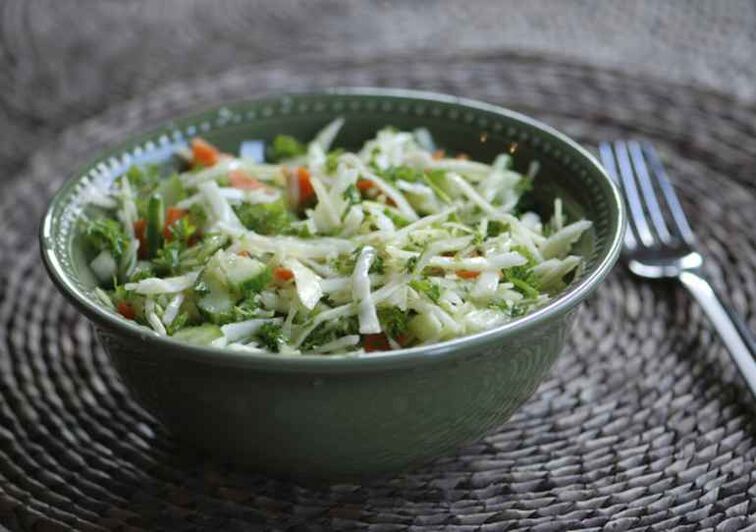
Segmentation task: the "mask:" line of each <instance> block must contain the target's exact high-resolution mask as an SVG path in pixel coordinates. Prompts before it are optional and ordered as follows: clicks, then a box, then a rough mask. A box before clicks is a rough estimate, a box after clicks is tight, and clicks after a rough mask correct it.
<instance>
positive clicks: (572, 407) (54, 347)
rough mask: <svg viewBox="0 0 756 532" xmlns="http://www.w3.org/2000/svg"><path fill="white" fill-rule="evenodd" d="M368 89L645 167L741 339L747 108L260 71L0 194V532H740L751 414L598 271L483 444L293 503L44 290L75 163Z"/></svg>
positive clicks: (755, 116) (700, 95)
mask: <svg viewBox="0 0 756 532" xmlns="http://www.w3.org/2000/svg"><path fill="white" fill-rule="evenodd" d="M333 85H353V86H354V85H363V86H366V85H376V86H399V87H413V88H421V89H430V90H440V91H444V92H449V93H453V94H459V95H464V96H468V97H475V98H481V99H485V100H487V101H491V102H495V103H500V104H503V105H507V106H509V107H513V108H515V109H518V110H521V111H525V112H527V113H530V114H532V115H534V116H536V117H538V118H541V119H543V120H546V121H547V122H549V123H552V124H554V125H556V126H558V127H559V128H561V129H563V130H564V131H566V132H567V133H569V134H571V135H573V136H574V137H576V138H577V139H579V140H580V141H582V142H584V143H585V144H587V145H589V146H595V144H596V143H597V141H598V140H599V139H602V138H613V137H617V136H625V135H630V134H633V135H635V134H642V135H644V136H646V137H648V138H650V139H651V140H653V141H654V142H655V143H656V144H657V146H658V147H659V149H660V150H661V152H662V155H663V157H664V159H665V162H667V164H668V166H669V171H670V173H671V174H672V177H673V179H674V180H675V182H676V184H677V185H678V188H679V192H680V195H681V196H682V201H683V203H684V206H685V207H686V209H687V210H688V211H689V213H690V214H691V218H692V223H693V225H694V227H695V229H696V232H697V233H698V235H699V236H700V238H701V241H702V245H703V247H704V248H705V250H706V252H707V253H708V254H709V255H710V256H711V257H712V258H713V259H715V261H714V262H712V264H711V268H710V273H711V275H712V277H713V279H714V282H715V284H716V286H717V287H718V288H719V289H720V290H721V291H722V293H723V294H724V295H725V297H726V298H727V299H728V300H729V301H731V302H732V304H733V305H734V306H735V307H736V309H737V310H738V311H740V312H741V313H743V314H744V315H746V316H747V317H748V318H749V320H750V324H751V326H752V327H753V328H756V308H754V301H756V268H755V266H756V231H754V230H753V228H754V227H756V212H755V211H756V209H754V207H756V183H755V182H754V178H753V173H752V170H751V167H752V163H753V161H754V159H755V158H756V141H754V138H755V137H756V131H755V128H756V109H753V108H751V107H748V106H745V105H743V104H741V103H738V102H737V101H734V100H731V99H729V98H727V97H725V96H722V95H717V94H713V93H707V92H705V91H700V90H696V89H693V88H687V87H684V86H678V85H673V84H668V83H661V82H658V81H653V80H649V79H639V78H637V77H634V76H631V75H627V74H624V73H621V72H615V71H610V70H601V69H596V68H591V67H587V66H581V65H577V64H565V63H558V62H554V61H550V60H548V59H544V58H538V57H526V56H518V55H500V56H496V57H487V56H479V57H469V56H467V57H464V58H455V57H447V58H436V59H425V60H423V61H420V60H414V59H412V58H398V59H395V60H389V61H381V62H367V63H365V62H327V63H313V62H307V63H302V64H294V63H286V64H283V63H270V64H268V65H265V66H263V67H260V66H257V67H255V68H254V69H253V70H239V71H232V72H229V73H227V74H224V75H222V76H219V77H215V78H212V79H204V80H202V81H199V82H193V83H187V84H184V85H178V84H177V85H172V86H169V87H166V88H164V89H163V90H160V91H157V92H155V93H153V94H151V95H149V96H147V97H144V98H141V99H138V100H136V101H133V102H131V103H129V104H127V105H124V106H121V107H119V108H116V109H113V110H111V111H110V112H108V113H107V114H105V115H103V116H101V117H99V118H97V119H95V120H92V121H89V122H87V123H85V124H82V125H79V126H76V127H74V128H72V129H69V130H67V131H66V132H65V134H63V135H62V136H61V137H60V138H59V139H58V140H57V141H56V142H55V143H54V144H53V145H51V146H48V147H46V148H44V149H41V150H39V151H38V153H37V154H36V155H35V156H34V157H33V159H32V162H31V164H30V166H29V168H28V170H27V171H26V172H24V173H23V174H22V175H19V176H17V177H16V178H15V179H13V180H11V181H10V184H8V185H5V186H3V188H2V189H0V192H2V195H1V196H2V197H0V212H2V214H3V216H2V222H1V223H2V227H3V229H2V231H0V244H1V245H2V248H1V249H2V250H3V251H2V254H1V255H0V523H1V524H3V525H5V526H7V527H10V528H11V529H35V530H36V529H40V530H56V529H62V530H68V529H72V528H73V529H81V530H97V529H113V528H120V529H165V530H193V529H215V528H223V529H225V530H246V529H293V530H297V529H314V530H318V529H322V530H330V529H367V530H404V529H411V530H420V529H422V530H441V529H453V530H510V529H511V530H565V529H575V528H587V529H595V530H601V529H606V530H629V529H633V530H648V529H652V530H654V529H655V530H667V529H679V530H703V529H711V530H714V529H716V530H752V531H756V515H755V514H756V504H755V503H754V502H753V500H754V498H756V467H755V465H754V460H756V440H755V436H756V431H755V426H754V422H753V420H754V414H755V413H756V408H754V401H753V399H752V398H750V397H749V395H748V392H747V389H746V388H745V386H744V385H743V384H742V383H741V382H740V381H739V380H738V377H737V374H736V372H735V370H734V367H733V365H732V364H731V363H730V361H729V359H728V356H727V354H726V352H725V351H724V350H723V348H722V346H721V344H720V342H719V341H718V339H717V337H716V335H714V334H713V332H712V330H711V328H710V327H709V325H708V323H707V322H706V320H705V318H704V317H703V315H702V313H701V311H700V309H699V308H697V307H696V306H695V305H692V304H691V303H690V301H689V300H688V298H687V297H686V296H685V294H684V293H682V292H681V291H680V290H677V289H675V287H673V286H669V285H666V284H649V283H643V282H639V281H636V280H635V279H633V278H631V277H630V276H629V275H628V274H627V273H626V272H625V271H624V269H623V268H617V269H616V270H615V272H613V274H612V275H611V276H610V277H609V278H608V280H607V281H606V283H605V284H604V285H602V287H601V288H600V289H599V291H598V292H597V294H596V295H595V296H594V297H593V298H592V299H591V301H590V302H589V304H588V305H587V306H586V307H585V308H584V309H583V311H582V313H581V314H580V316H579V319H578V323H577V325H576V327H575V331H574V334H573V335H572V337H571V339H570V341H569V345H568V347H567V349H566V352H565V353H564V355H563V356H562V357H561V358H560V359H559V360H558V362H557V364H556V367H555V368H554V370H553V371H552V373H551V377H550V378H549V379H548V380H547V381H546V382H544V384H543V385H542V386H541V387H540V389H539V391H538V392H537V393H536V395H535V396H534V397H533V398H532V399H531V400H530V401H528V402H527V403H526V404H525V405H524V406H523V407H522V408H521V409H520V410H519V411H518V412H517V413H516V414H515V415H514V417H513V418H512V419H511V420H510V421H509V422H508V423H507V424H506V425H504V426H503V427H502V428H501V429H500V430H498V431H497V432H495V433H494V434H492V435H490V436H489V437H487V438H485V439H483V440H481V441H480V442H478V443H476V444H474V445H472V446H469V447H466V448H464V449H461V450H459V451H458V452H457V453H456V454H455V455H453V456H449V457H446V458H443V459H440V460H438V461H436V462H435V463H433V464H430V465H428V466H425V467H423V468H422V469H420V470H418V471H415V472H413V473H411V474H407V475H404V476H400V477H396V478H390V479H378V480H376V481H374V482H372V483H370V484H365V485H337V486H327V487H311V486H300V485H296V484H292V483H289V482H282V481H277V480H273V479H269V478H265V477H262V476H259V475H256V474H254V473H252V472H248V471H243V470H240V469H238V468H235V467H233V466H231V465H224V464H221V463H218V462H217V461H213V460H211V459H209V458H208V457H205V456H199V455H197V454H194V453H193V452H192V451H190V450H187V449H179V448H178V447H177V445H176V444H175V442H174V441H173V440H172V438H171V437H170V435H169V434H167V433H166V432H165V430H164V429H162V428H161V427H160V425H159V424H157V423H156V422H155V421H154V420H153V419H152V418H151V417H150V416H149V414H147V413H146V412H144V411H143V410H142V409H141V408H140V407H139V406H138V405H137V404H136V403H135V402H134V401H133V399H132V398H131V397H130V395H129V393H128V391H127V390H126V389H125V388H124V387H123V385H122V384H121V383H120V381H119V380H118V377H117V375H116V373H115V371H114V369H113V367H112V366H111V364H110V362H109V360H108V358H107V356H106V355H105V353H104V351H103V349H102V348H101V347H100V346H99V345H98V344H97V342H96V341H95V339H94V336H93V334H92V331H91V329H90V326H89V325H88V323H87V322H86V320H85V319H84V318H83V317H81V316H80V315H79V314H78V313H77V312H76V311H75V310H74V309H73V308H72V307H71V306H69V305H68V304H67V303H65V302H64V300H63V298H62V296H60V295H59V294H58V292H57V291H56V290H55V289H54V288H53V287H52V285H51V283H50V282H49V281H48V279H47V276H46V274H45V272H44V271H43V267H42V265H41V262H40V259H39V257H38V251H37V243H36V223H37V220H38V219H39V217H40V216H41V214H42V212H43V209H44V207H45V204H46V202H47V201H48V199H49V197H50V195H51V194H52V193H53V191H54V190H55V189H57V187H59V186H60V184H61V182H62V180H63V179H64V176H66V175H67V174H69V173H70V172H71V171H72V170H73V169H74V168H75V167H76V166H77V165H78V164H79V163H80V162H81V161H82V160H83V159H86V158H88V157H89V156H91V154H92V152H93V150H96V149H98V148H99V147H102V146H105V145H108V144H110V143H113V142H116V141H118V140H119V139H121V138H122V137H123V136H124V135H126V134H128V133H129V132H132V131H135V130H138V129H144V128H145V127H149V126H150V125H151V124H154V123H156V122H158V121H160V120H163V119H165V118H167V117H169V116H172V115H175V114H176V113H178V112H183V111H186V110H188V109H192V108H195V107H197V106H200V105H204V104H209V103H213V102H217V101H219V100H224V99H230V98H239V97H251V96H255V95H259V94H262V93H266V92H270V91H276V90H283V89H285V90H300V89H308V88H315V87H325V86H333Z"/></svg>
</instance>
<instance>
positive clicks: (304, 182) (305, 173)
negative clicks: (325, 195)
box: [296, 166, 315, 205]
mask: <svg viewBox="0 0 756 532" xmlns="http://www.w3.org/2000/svg"><path fill="white" fill-rule="evenodd" d="M296 175H297V184H298V185H299V204H300V205H303V204H305V203H308V202H309V201H310V200H311V199H312V198H313V197H315V189H314V188H312V183H311V182H310V171H309V170H308V169H307V168H305V167H304V166H300V167H298V168H297V170H296Z"/></svg>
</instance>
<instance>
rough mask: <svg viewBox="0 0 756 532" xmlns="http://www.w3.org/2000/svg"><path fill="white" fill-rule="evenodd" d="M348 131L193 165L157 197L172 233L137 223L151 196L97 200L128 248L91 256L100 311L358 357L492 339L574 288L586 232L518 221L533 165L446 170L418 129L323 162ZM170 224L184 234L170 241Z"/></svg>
mask: <svg viewBox="0 0 756 532" xmlns="http://www.w3.org/2000/svg"><path fill="white" fill-rule="evenodd" d="M343 125H344V120H343V119H342V118H338V119H336V120H334V121H332V122H330V123H329V124H327V125H326V126H325V127H324V128H323V129H322V130H321V131H320V132H319V133H318V134H317V135H316V136H315V138H314V139H313V140H312V141H311V142H309V143H308V144H301V142H299V141H298V140H297V139H292V138H283V139H277V141H278V140H280V141H281V142H280V146H281V148H280V149H281V150H282V152H283V153H282V155H281V156H280V157H279V160H277V161H276V162H268V163H262V162H260V161H256V160H252V159H249V158H235V157H232V156H230V155H225V154H220V153H218V154H217V162H216V163H215V164H212V165H211V166H209V167H204V166H203V165H204V164H205V162H206V161H202V160H200V161H199V162H200V163H201V164H196V163H197V161H194V163H195V164H194V165H193V169H192V170H190V171H187V172H183V173H180V174H179V177H178V179H175V178H174V179H173V180H172V181H171V182H170V183H166V187H165V189H170V192H168V193H167V197H168V196H170V197H171V200H170V202H168V200H166V201H167V202H166V205H165V207H167V208H169V209H173V210H172V211H170V210H166V212H165V214H166V218H169V217H170V220H165V221H164V220H163V218H162V217H158V218H157V219H156V220H155V219H153V220H144V219H143V218H144V217H145V213H144V205H145V204H146V203H147V201H146V200H148V199H149V198H150V197H152V195H154V194H156V193H158V194H159V193H161V191H162V190H164V189H163V188H161V187H162V184H158V185H156V186H155V187H154V188H153V189H152V190H149V191H147V192H145V190H146V189H145V185H144V183H143V182H142V181H140V182H139V183H137V182H134V183H130V182H129V178H128V177H126V176H122V177H120V178H119V179H117V180H116V182H115V184H114V186H113V187H112V191H110V192H107V191H106V190H105V189H103V188H102V187H101V186H100V185H98V186H94V185H93V186H92V187H91V189H90V190H88V191H87V192H86V194H87V197H88V198H89V202H90V203H91V204H92V205H94V206H97V207H98V208H99V209H100V211H99V212H102V209H106V211H107V212H109V213H110V214H109V215H108V216H111V217H112V218H114V219H115V220H116V221H117V222H118V224H116V225H118V226H119V227H121V228H122V230H123V233H124V235H125V236H124V237H123V238H122V239H121V240H113V239H112V238H111V237H113V236H114V235H109V234H105V235H100V237H99V240H97V242H96V244H97V245H98V246H99V247H97V253H94V254H93V255H92V256H91V257H88V258H89V260H90V267H91V269H92V271H93V273H94V275H95V277H96V278H97V279H98V280H99V282H100V283H101V286H103V287H108V286H112V282H113V280H114V279H115V280H116V281H117V282H118V284H119V285H121V284H122V285H123V290H122V289H120V288H119V289H117V290H110V291H107V292H106V291H103V290H101V292H102V293H101V294H100V297H105V298H109V299H107V301H108V302H109V303H110V305H109V306H110V307H111V308H112V309H114V310H116V311H119V312H121V311H123V312H124V315H127V314H128V315H134V317H135V318H136V319H137V320H138V321H140V323H143V324H146V325H148V326H149V327H151V328H152V329H154V330H155V331H156V332H157V333H158V334H162V335H165V334H169V332H168V331H170V334H174V333H175V331H176V330H184V329H188V332H187V334H186V337H187V338H188V337H196V338H198V340H197V341H198V342H201V343H203V344H204V345H208V344H209V345H213V346H220V347H227V348H229V349H236V350H239V351H243V352H248V353H260V352H267V351H269V350H275V351H277V352H278V353H280V354H287V355H302V354H303V353H305V354H313V353H321V354H331V353H346V352H348V353H362V352H365V351H370V350H373V349H398V348H400V347H407V346H412V345H424V344H428V343H433V342H438V341H443V340H446V339H450V338H454V337H456V336H460V335H463V334H472V333H475V332H477V331H482V330H486V329H490V328H492V327H497V326H499V325H501V324H503V323H506V322H508V321H510V320H512V319H514V318H516V317H517V316H520V315H522V314H523V313H525V312H527V311H529V310H531V309H533V308H536V307H538V306H540V305H543V304H544V303H546V302H547V301H549V299H550V297H552V296H553V295H554V294H557V293H558V292H559V291H561V290H563V289H564V288H565V287H566V285H567V283H569V282H570V280H571V279H572V278H573V277H579V276H580V275H581V272H582V268H583V263H582V259H581V258H580V257H578V256H577V255H576V254H575V251H574V250H573V246H574V245H575V244H576V243H577V242H578V240H579V239H580V238H581V236H582V235H583V234H584V233H585V232H586V231H587V230H588V229H589V228H590V227H591V222H590V221H587V220H575V219H574V218H573V217H570V219H568V216H567V214H566V213H565V209H564V206H563V204H562V200H561V199H559V198H556V199H555V200H554V204H553V209H547V211H548V212H550V214H549V216H550V217H549V218H547V217H545V216H543V215H542V213H540V214H539V212H540V211H537V210H534V211H529V212H524V213H521V209H520V208H521V206H522V203H520V202H519V201H520V197H521V195H522V194H523V190H524V189H525V188H527V186H530V185H531V180H533V178H534V177H535V176H536V175H537V173H538V171H539V164H538V163H537V162H536V161H533V162H530V165H529V166H527V171H526V172H525V173H523V172H522V171H521V170H520V171H518V170H516V169H515V168H523V167H524V166H523V165H527V164H528V163H529V161H522V160H521V159H520V158H518V157H515V156H513V155H512V154H509V153H502V154H500V155H498V156H497V157H495V158H494V160H493V163H492V164H486V163H483V162H479V161H471V160H466V159H465V158H454V157H453V155H454V154H450V157H446V156H444V155H443V153H442V152H441V151H438V152H437V151H436V144H435V142H434V141H433V138H432V136H431V134H430V131H428V130H427V129H425V128H420V129H416V130H415V131H412V132H406V131H396V130H394V129H391V128H386V129H382V130H380V131H378V132H377V134H376V135H375V137H374V138H373V139H370V140H368V141H367V142H366V143H365V144H364V145H363V147H362V149H360V150H359V151H358V152H356V153H349V152H343V151H338V152H334V151H332V150H333V145H334V143H335V140H336V139H337V136H338V134H339V132H340V131H341V129H342V127H343ZM255 142H260V145H259V147H258V152H259V153H263V144H262V141H255ZM277 146H278V144H277V142H274V143H273V144H272V145H271V146H265V148H266V149H268V151H270V150H269V148H271V147H272V148H275V149H276V150H278V149H279V148H278V147H277ZM188 156H189V157H191V154H189V155H188ZM439 157H441V158H439ZM235 172H244V174H245V175H248V176H249V177H250V178H251V179H254V180H256V181H258V182H259V185H258V184H254V182H252V184H251V185H250V183H249V181H248V180H244V183H243V184H240V183H239V179H237V174H235ZM176 183H178V185H176ZM137 185H138V186H137ZM167 185H170V187H169V186H167ZM525 185H527V186H525ZM176 186H178V190H176ZM534 186H536V187H537V186H538V183H537V181H536V182H535V185H534ZM236 187H239V188H236ZM147 188H149V187H147ZM169 215H170V216H169ZM176 217H179V218H183V217H186V218H187V220H184V221H185V222H187V223H183V224H182V225H180V226H171V227H168V224H169V223H176ZM151 223H152V225H150V224H151ZM137 227H139V229H137ZM145 227H147V228H148V231H147V232H148V233H149V235H148V234H146V233H145ZM110 230H113V229H112V228H105V231H106V232H107V231H110ZM140 241H141V242H142V243H143V244H145V243H146V244H147V247H148V248H149V249H146V250H145V249H141V250H140V249H139V246H140ZM156 245H157V250H156V247H155V246H156ZM138 259H139V260H138ZM137 273H138V274H139V275H138V276H137ZM145 277H146V278H145ZM124 293H125V296H124ZM103 294H104V295H103ZM120 298H125V306H124V305H122V303H124V300H123V299H120ZM132 303H135V305H134V306H133V307H131V306H130V305H131V304H132ZM124 309H125V310H124ZM192 327H194V328H195V329H194V330H191V329H190V328H192Z"/></svg>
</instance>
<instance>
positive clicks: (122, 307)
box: [116, 301, 136, 320]
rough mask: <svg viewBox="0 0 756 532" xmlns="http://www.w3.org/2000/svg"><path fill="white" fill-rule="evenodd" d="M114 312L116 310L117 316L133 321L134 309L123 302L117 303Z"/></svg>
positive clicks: (134, 316)
mask: <svg viewBox="0 0 756 532" xmlns="http://www.w3.org/2000/svg"><path fill="white" fill-rule="evenodd" d="M116 310H118V314H120V315H121V316H123V317H124V318H126V319H127V320H133V319H134V318H136V311H134V307H132V306H131V305H130V304H129V303H127V302H125V301H121V302H120V303H118V305H116Z"/></svg>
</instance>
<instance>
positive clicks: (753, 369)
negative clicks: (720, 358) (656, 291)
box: [680, 271, 756, 398]
mask: <svg viewBox="0 0 756 532" xmlns="http://www.w3.org/2000/svg"><path fill="white" fill-rule="evenodd" d="M680 282H682V284H683V286H685V288H687V289H688V291H689V292H690V293H691V294H692V295H693V297H695V298H696V300H697V301H698V303H699V304H700V305H701V307H702V308H703V310H704V312H705V313H706V315H707V316H708V317H709V319H710V320H711V322H712V324H714V328H715V329H716V330H717V332H718V333H719V336H720V337H721V338H722V341H723V342H724V344H725V346H726V347H727V350H728V351H729V352H730V357H732V360H733V362H735V364H736V365H737V366H738V369H740V373H741V374H742V375H743V378H744V379H745V381H746V383H747V384H748V388H750V390H751V393H752V394H753V396H754V397H755V398H756V339H754V335H753V333H752V332H751V330H750V329H749V327H748V325H747V324H746V322H745V320H743V318H741V317H740V316H738V315H737V314H736V313H735V312H734V311H733V310H732V309H731V308H729V307H728V306H727V305H725V304H724V303H723V302H722V300H721V299H720V298H719V296H717V294H716V292H714V288H713V287H712V286H711V283H710V282H709V281H708V280H707V279H706V278H705V277H704V276H703V275H701V274H700V273H697V272H694V271H686V272H683V273H682V274H680Z"/></svg>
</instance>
